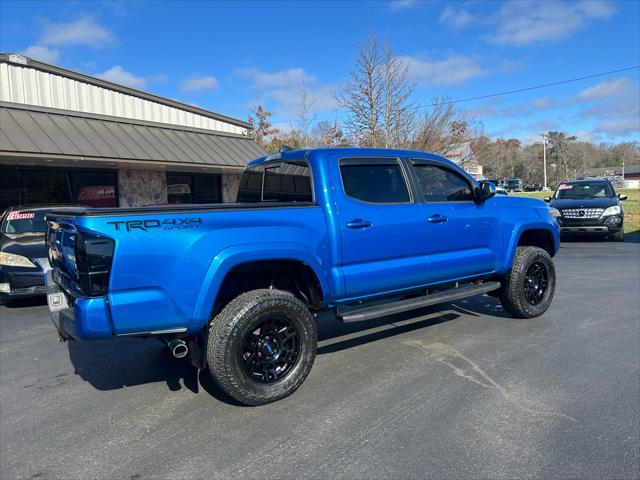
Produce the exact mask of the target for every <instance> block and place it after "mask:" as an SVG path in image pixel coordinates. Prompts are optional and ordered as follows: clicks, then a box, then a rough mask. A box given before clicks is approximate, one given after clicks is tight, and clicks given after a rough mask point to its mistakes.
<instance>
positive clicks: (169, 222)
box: [107, 217, 202, 232]
mask: <svg viewBox="0 0 640 480" xmlns="http://www.w3.org/2000/svg"><path fill="white" fill-rule="evenodd" d="M107 224H108V225H113V227H114V228H115V229H116V230H123V231H127V232H131V231H132V230H142V231H143V232H148V231H151V230H154V229H161V230H180V229H185V228H198V227H199V226H200V225H202V219H201V218H199V217H176V218H165V219H162V220H161V219H157V218H149V219H146V220H127V221H125V220H119V221H115V222H107Z"/></svg>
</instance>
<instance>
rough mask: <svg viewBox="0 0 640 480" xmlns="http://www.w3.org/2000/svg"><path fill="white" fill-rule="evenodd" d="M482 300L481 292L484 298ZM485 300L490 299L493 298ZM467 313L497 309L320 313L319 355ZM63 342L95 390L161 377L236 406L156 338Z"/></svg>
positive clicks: (78, 372) (173, 385)
mask: <svg viewBox="0 0 640 480" xmlns="http://www.w3.org/2000/svg"><path fill="white" fill-rule="evenodd" d="M486 299H487V298H486V297H485V298H484V300H486ZM489 300H490V301H491V302H492V303H495V302H493V301H494V299H489ZM485 303H486V302H485ZM442 310H446V311H442ZM452 310H457V311H459V312H460V313H456V312H452ZM474 312H475V313H474ZM470 314H471V315H479V314H490V315H495V314H496V312H494V311H493V310H490V308H489V307H487V306H482V305H479V304H476V303H469V305H467V304H464V307H461V303H460V302H458V304H457V305H450V304H445V305H442V306H439V307H429V308H426V309H422V310H416V311H413V312H406V313H404V314H398V315H393V316H390V317H385V318H381V319H379V320H375V321H368V322H361V323H352V324H343V323H342V322H340V321H339V320H338V319H337V318H336V317H335V315H332V314H324V315H322V317H321V318H319V321H318V338H319V341H321V342H323V343H326V345H321V346H320V347H319V348H318V355H324V354H330V353H335V352H339V351H342V350H346V349H349V348H353V347H357V346H359V345H364V344H366V343H371V342H375V341H378V340H382V339H385V338H389V337H393V336H397V335H402V334H404V333H407V332H411V331H414V330H419V329H422V328H427V327H430V326H433V325H437V324H439V323H443V322H447V321H450V320H455V319H456V318H459V317H460V316H461V315H470ZM332 340H335V341H334V342H332ZM67 347H68V349H69V358H70V360H71V363H72V364H73V366H74V368H75V374H76V375H79V376H80V377H81V378H82V379H83V380H85V381H87V382H89V383H90V384H91V385H92V386H93V387H94V388H96V389H98V390H115V389H119V388H123V387H129V386H134V385H141V384H146V383H157V382H165V383H166V384H167V388H168V389H169V390H171V391H177V390H180V389H181V388H187V389H189V390H190V391H192V392H194V393H198V392H199V389H200V387H202V389H203V390H205V391H206V392H207V393H208V394H210V395H212V396H213V397H215V398H216V399H218V400H220V401H222V402H224V403H228V404H232V405H240V404H239V403H237V402H236V401H235V400H233V399H232V398H231V397H229V396H228V395H227V394H226V393H225V392H223V391H222V390H221V389H220V388H219V387H218V386H217V384H216V383H215V381H214V380H213V378H212V377H211V375H210V374H209V372H208V371H206V370H203V371H198V370H197V369H196V368H194V367H193V366H192V365H191V364H190V363H189V362H188V361H186V360H177V359H174V358H172V357H171V355H170V353H169V351H168V349H167V347H166V345H164V344H163V343H161V342H160V341H158V340H156V339H153V338H147V339H142V338H115V339H112V340H104V341H92V342H73V341H71V342H68V343H67Z"/></svg>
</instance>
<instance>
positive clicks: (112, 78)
mask: <svg viewBox="0 0 640 480" xmlns="http://www.w3.org/2000/svg"><path fill="white" fill-rule="evenodd" d="M95 76H96V77H98V78H102V79H103V80H107V81H109V82H113V83H119V84H121V85H126V86H127V87H132V88H144V87H146V86H147V84H148V83H149V80H148V78H147V77H141V76H138V75H134V74H133V73H131V72H127V71H126V70H125V69H124V68H122V67H121V66H120V65H114V66H113V67H111V68H109V69H107V70H105V71H104V72H102V73H96V74H95Z"/></svg>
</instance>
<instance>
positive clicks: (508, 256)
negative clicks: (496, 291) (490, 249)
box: [498, 218, 560, 273]
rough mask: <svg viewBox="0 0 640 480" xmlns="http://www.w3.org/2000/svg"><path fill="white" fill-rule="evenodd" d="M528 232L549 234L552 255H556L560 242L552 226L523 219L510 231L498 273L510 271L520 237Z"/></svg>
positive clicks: (543, 222) (537, 220)
mask: <svg viewBox="0 0 640 480" xmlns="http://www.w3.org/2000/svg"><path fill="white" fill-rule="evenodd" d="M528 230H545V231H547V232H549V234H550V235H551V238H552V240H553V252H554V255H555V254H556V253H557V251H558V248H559V244H560V242H559V239H558V232H557V231H556V230H555V229H554V228H553V225H551V224H549V223H548V222H545V221H540V220H539V219H536V220H533V219H531V218H524V219H521V220H518V221H517V222H516V223H515V224H514V226H513V230H512V231H511V235H510V238H509V244H508V245H507V248H506V249H505V256H504V261H503V264H502V265H503V267H502V269H501V270H500V271H499V272H498V273H506V272H508V271H509V269H511V265H512V264H513V260H514V258H515V256H516V248H517V247H518V243H519V241H520V237H521V236H522V234H523V233H525V232H526V231H528Z"/></svg>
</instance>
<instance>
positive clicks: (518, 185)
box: [504, 178, 524, 192]
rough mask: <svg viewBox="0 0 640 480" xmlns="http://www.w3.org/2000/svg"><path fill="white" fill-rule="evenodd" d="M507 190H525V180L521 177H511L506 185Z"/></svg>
mask: <svg viewBox="0 0 640 480" xmlns="http://www.w3.org/2000/svg"><path fill="white" fill-rule="evenodd" d="M504 188H505V190H507V191H508V192H523V191H524V182H523V181H522V179H521V178H510V179H509V180H507V183H505V185H504Z"/></svg>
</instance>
